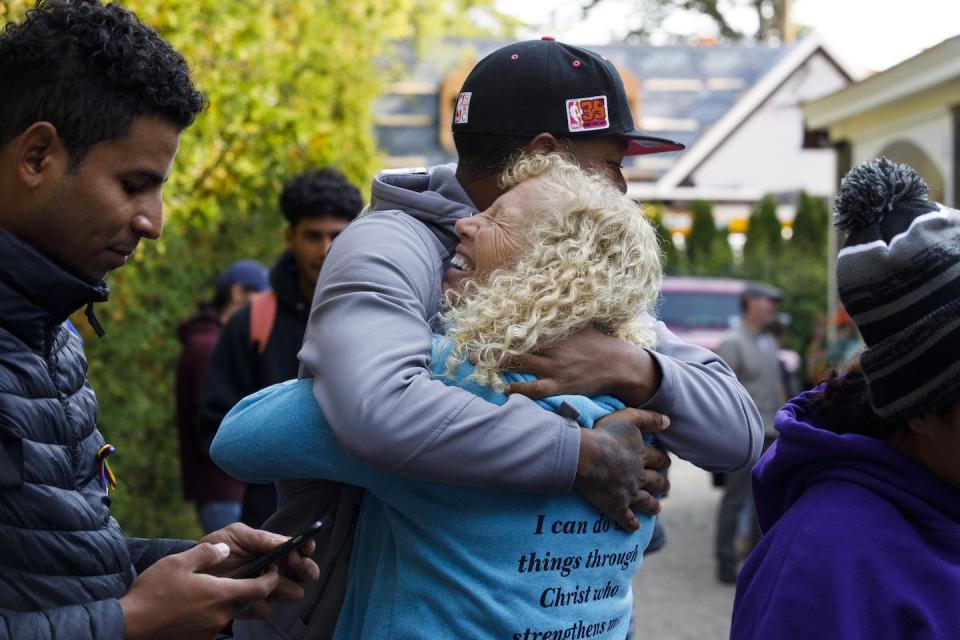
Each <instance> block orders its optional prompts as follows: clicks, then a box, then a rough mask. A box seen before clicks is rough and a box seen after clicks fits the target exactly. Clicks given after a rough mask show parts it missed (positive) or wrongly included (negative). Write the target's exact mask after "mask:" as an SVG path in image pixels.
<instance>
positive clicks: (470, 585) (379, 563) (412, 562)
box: [211, 336, 654, 640]
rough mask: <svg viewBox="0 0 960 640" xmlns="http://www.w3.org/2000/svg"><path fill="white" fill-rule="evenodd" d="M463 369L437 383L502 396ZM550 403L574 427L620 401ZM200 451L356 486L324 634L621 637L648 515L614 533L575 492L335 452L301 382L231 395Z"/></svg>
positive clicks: (237, 471) (251, 478)
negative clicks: (449, 476) (387, 468)
mask: <svg viewBox="0 0 960 640" xmlns="http://www.w3.org/2000/svg"><path fill="white" fill-rule="evenodd" d="M448 350H449V346H447V344H446V343H445V342H444V341H443V340H442V338H441V337H440V336H435V338H434V345H433V354H432V356H433V357H432V358H431V361H432V362H433V363H435V364H434V368H435V373H436V374H437V375H438V377H441V378H442V372H443V369H444V366H445V360H446V354H447V352H448ZM471 369H472V367H471V365H469V364H466V363H465V364H464V365H462V366H461V367H460V369H459V370H458V372H457V374H458V375H457V377H456V379H454V380H444V382H445V383H446V384H455V385H457V386H462V387H464V388H465V389H467V390H469V391H471V392H473V393H475V394H476V395H478V396H480V397H482V398H484V399H486V400H488V401H490V402H493V403H495V404H502V403H503V402H505V401H506V396H504V395H503V394H500V393H496V392H494V391H492V390H491V389H488V388H485V387H481V386H479V385H477V384H475V383H473V382H469V381H466V376H467V375H469V373H470V370H471ZM504 379H505V381H506V382H515V381H519V380H530V379H532V378H531V377H530V376H523V375H519V374H507V375H505V376H504ZM564 402H566V403H568V404H569V405H571V406H573V407H574V408H575V409H577V410H578V411H579V412H580V418H579V419H578V422H579V423H580V424H581V426H584V427H592V425H593V423H594V421H595V420H597V419H599V418H601V417H602V416H604V415H606V414H607V413H610V412H611V411H614V410H617V409H620V408H622V407H623V405H622V403H620V402H619V401H618V400H616V399H614V398H611V397H601V398H593V399H590V398H585V397H582V396H558V397H554V398H550V399H547V400H545V401H542V402H541V404H542V405H543V406H544V408H545V409H548V410H551V411H552V410H555V409H557V408H558V407H559V406H560V405H561V404H562V403H564ZM504 428H508V427H507V426H505V427H504ZM318 452H322V455H318ZM211 454H212V456H213V458H214V460H215V461H216V462H217V464H219V465H220V466H221V467H223V468H224V469H225V470H226V471H227V472H228V473H230V474H232V475H234V476H236V477H238V478H240V479H242V480H246V481H248V482H272V481H276V480H292V479H301V478H326V479H331V480H338V481H342V482H347V483H350V484H354V485H358V486H361V487H364V488H366V489H367V491H368V493H367V495H366V496H365V497H364V501H363V507H362V509H361V513H360V517H359V520H358V525H357V533H356V538H355V542H354V548H353V556H352V557H351V560H350V563H351V564H350V577H349V583H348V585H347V593H346V600H345V602H344V606H343V609H342V611H341V615H340V620H339V622H338V625H337V632H336V636H335V638H336V639H337V640H344V639H352V638H363V639H364V640H375V639H381V638H384V639H386V638H390V639H394V640H396V639H399V638H454V637H461V638H502V639H505V640H548V639H550V640H553V639H557V640H560V639H569V640H572V639H575V638H577V639H580V638H610V639H616V640H622V639H623V638H624V637H625V635H626V633H627V628H628V624H629V620H630V611H631V605H632V601H633V597H632V594H631V586H630V584H631V578H632V577H633V574H634V573H635V572H636V571H637V569H638V568H639V566H640V562H641V560H642V559H643V551H644V549H645V548H646V546H647V544H648V543H649V541H650V536H651V534H652V532H653V522H654V519H653V518H652V517H650V516H646V515H642V514H638V517H639V519H640V523H641V527H640V530H639V531H636V532H633V533H628V532H625V531H623V530H622V529H620V528H619V527H618V526H617V525H616V523H615V522H613V521H612V520H610V519H608V518H607V517H606V516H604V515H602V514H600V513H599V512H598V511H597V509H596V508H594V507H593V506H592V505H591V504H590V503H588V502H587V501H586V500H585V499H584V498H583V497H582V496H581V495H580V494H579V493H578V492H576V491H571V492H570V493H568V494H566V495H563V496H545V495H536V494H526V493H511V492H504V491H491V490H487V489H479V488H470V487H460V486H453V485H446V484H440V483H436V482H429V481H425V480H417V479H413V478H409V477H406V476H401V475H396V474H391V473H387V472H383V471H380V470H378V469H375V468H374V467H372V466H370V465H367V464H365V463H363V462H361V461H359V460H357V459H354V458H351V457H350V456H348V455H347V454H346V453H345V452H344V451H343V450H342V449H341V447H340V445H339V444H338V443H337V440H336V438H335V437H334V435H333V432H332V431H331V430H330V428H329V426H328V424H327V423H326V421H325V420H324V418H323V416H322V415H321V413H320V411H319V410H318V407H317V405H316V401H315V400H314V397H313V393H312V391H311V383H310V381H309V380H300V381H289V382H285V383H282V384H279V385H274V386H272V387H269V388H267V389H264V390H263V391H260V392H258V393H256V394H254V395H251V396H249V397H247V398H245V399H244V400H243V401H242V402H240V404H238V405H237V406H236V407H234V409H233V410H232V411H231V412H230V413H229V414H228V415H227V417H226V418H225V419H224V421H223V424H222V425H221V426H220V429H219V431H218V433H217V437H216V439H215V441H214V443H213V447H212V449H211Z"/></svg>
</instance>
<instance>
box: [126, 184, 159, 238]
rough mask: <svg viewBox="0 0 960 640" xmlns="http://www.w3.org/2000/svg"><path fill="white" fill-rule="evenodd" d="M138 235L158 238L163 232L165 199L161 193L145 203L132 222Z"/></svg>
mask: <svg viewBox="0 0 960 640" xmlns="http://www.w3.org/2000/svg"><path fill="white" fill-rule="evenodd" d="M130 225H131V226H132V227H133V230H134V231H135V232H136V233H137V235H138V236H140V237H142V238H146V239H147V240H156V239H157V238H159V237H160V234H161V233H163V201H162V200H161V199H160V196H159V194H158V195H157V197H156V198H152V199H151V200H150V201H149V202H148V203H147V204H145V205H144V206H143V207H142V208H141V209H140V211H138V212H137V214H136V215H134V216H133V220H132V221H131V222H130Z"/></svg>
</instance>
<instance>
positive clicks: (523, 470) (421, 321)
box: [300, 212, 581, 494]
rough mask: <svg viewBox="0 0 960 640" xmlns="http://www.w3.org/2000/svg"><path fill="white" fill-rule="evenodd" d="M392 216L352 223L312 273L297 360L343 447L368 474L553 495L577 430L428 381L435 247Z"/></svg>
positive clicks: (437, 271)
mask: <svg viewBox="0 0 960 640" xmlns="http://www.w3.org/2000/svg"><path fill="white" fill-rule="evenodd" d="M420 227H423V225H422V224H421V223H419V222H416V221H415V220H413V219H412V218H410V217H409V216H406V215H405V214H402V213H399V212H381V213H374V214H370V215H368V216H365V217H363V218H360V219H359V220H357V221H356V222H354V223H352V224H351V225H350V226H349V227H348V228H347V229H346V231H344V232H343V233H342V234H341V235H340V236H339V237H338V238H337V242H336V243H334V245H333V247H332V248H331V250H330V253H329V254H328V256H327V258H326V261H325V263H324V266H323V271H322V273H321V275H320V281H319V283H318V286H317V293H316V297H315V299H314V303H313V310H312V312H311V314H310V322H309V325H308V327H307V332H306V336H305V338H304V346H303V349H302V350H301V352H300V360H301V363H302V364H303V367H304V369H305V370H306V372H307V373H308V374H309V375H310V376H312V377H313V378H314V386H313V392H314V396H315V397H316V400H317V403H318V404H319V405H320V406H321V407H322V408H323V412H324V414H325V415H326V417H327V419H328V420H329V423H330V427H331V429H332V430H333V432H334V433H335V434H336V437H337V439H338V440H339V441H340V444H341V445H342V446H343V448H344V449H345V450H346V451H347V452H348V453H349V454H351V455H354V456H356V457H358V458H360V459H361V460H364V461H366V462H368V463H370V464H372V465H374V466H376V467H378V468H381V469H384V470H387V471H391V472H395V473H401V474H405V475H409V476H413V477H418V478H423V479H428V480H433V481H437V482H447V483H452V484H461V485H472V486H484V487H486V488H491V489H503V490H516V491H531V492H539V493H553V494H556V493H562V492H564V491H567V490H568V489H569V488H570V487H571V485H572V484H573V482H574V478H575V475H576V471H577V463H578V456H579V450H580V437H581V436H580V431H581V430H580V429H579V428H577V427H576V426H575V424H574V423H573V422H572V421H570V420H568V419H566V418H562V417H560V416H558V415H556V414H553V413H549V412H547V411H544V410H542V409H541V408H539V407H538V406H537V405H536V404H535V403H534V402H532V401H531V400H529V399H527V398H523V397H514V398H510V399H509V400H508V401H507V402H506V404H504V405H502V406H497V405H494V404H491V403H489V402H486V401H485V400H482V399H480V398H478V397H476V396H474V395H473V394H471V393H469V392H467V391H464V390H463V389H459V388H456V387H449V386H446V385H444V384H443V383H441V382H440V381H438V380H435V379H434V378H433V377H432V376H431V374H430V371H429V362H430V348H431V336H432V333H431V329H430V327H429V325H428V323H427V322H428V318H429V316H431V315H432V314H433V313H434V311H435V309H436V306H437V302H438V301H439V299H440V280H441V264H440V258H439V251H438V248H437V247H436V245H435V244H431V243H435V242H436V241H435V239H434V238H433V236H432V234H431V233H430V231H429V230H427V229H426V228H420Z"/></svg>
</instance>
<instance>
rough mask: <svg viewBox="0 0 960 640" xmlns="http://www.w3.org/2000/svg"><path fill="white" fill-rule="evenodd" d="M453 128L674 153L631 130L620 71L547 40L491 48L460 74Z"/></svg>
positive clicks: (633, 152) (667, 144) (676, 146)
mask: <svg viewBox="0 0 960 640" xmlns="http://www.w3.org/2000/svg"><path fill="white" fill-rule="evenodd" d="M453 131H454V133H461V132H462V133H479V134H488V135H502V136H530V137H531V138H533V137H534V136H536V135H538V134H540V133H550V134H553V135H554V136H556V137H558V138H570V139H579V138H600V137H605V136H616V137H620V138H624V139H626V140H627V142H628V143H629V144H628V146H627V151H626V154H625V155H628V156H638V155H646V154H650V153H663V152H665V151H680V150H682V149H683V148H684V146H683V145H682V144H680V143H678V142H673V141H672V140H666V139H664V138H655V137H653V136H648V135H645V134H643V133H641V132H640V131H637V130H636V129H635V128H634V124H633V114H632V113H631V112H630V103H629V102H628V101H627V93H626V91H624V88H623V81H622V80H620V74H619V73H617V70H616V68H615V67H614V66H613V63H611V62H610V61H609V60H607V59H605V58H603V57H601V56H599V55H597V54H596V53H593V52H592V51H588V50H586V49H581V48H579V47H574V46H571V45H568V44H563V43H562V42H557V41H555V40H554V39H553V38H551V37H548V36H547V37H544V38H542V39H541V40H527V41H525V42H516V43H514V44H509V45H507V46H505V47H502V48H500V49H497V50H496V51H494V52H493V53H491V54H490V55H488V56H487V57H486V58H484V59H483V60H481V61H480V62H478V63H477V65H476V66H475V67H474V68H473V71H471V72H470V75H469V76H467V79H466V81H464V83H463V87H462V88H461V89H460V94H459V96H458V97H457V104H456V107H455V108H454V112H453Z"/></svg>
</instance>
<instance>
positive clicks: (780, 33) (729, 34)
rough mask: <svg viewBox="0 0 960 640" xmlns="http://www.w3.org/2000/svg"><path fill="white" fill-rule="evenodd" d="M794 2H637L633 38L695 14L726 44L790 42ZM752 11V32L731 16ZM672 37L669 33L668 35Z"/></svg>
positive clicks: (587, 0)
mask: <svg viewBox="0 0 960 640" xmlns="http://www.w3.org/2000/svg"><path fill="white" fill-rule="evenodd" d="M605 2H606V0H584V2H583V13H584V15H587V14H589V13H590V12H591V11H592V10H593V9H594V8H596V7H597V6H599V5H601V4H604V3H605ZM792 8H793V0H634V1H633V12H632V16H631V18H632V23H631V31H630V34H629V35H630V37H633V38H637V39H640V40H647V39H649V38H650V37H651V36H652V35H654V34H656V33H660V32H661V31H662V25H663V23H664V22H665V21H666V20H667V18H669V17H670V16H671V15H673V14H676V13H680V12H693V13H699V14H702V15H705V16H707V17H708V18H710V20H711V21H712V22H713V24H714V25H715V26H716V29H717V36H718V37H719V38H720V39H721V40H727V41H734V42H739V41H753V42H764V43H772V42H785V41H786V42H789V41H790V40H792V39H793V36H794V31H795V27H794V25H793V23H792V21H791V13H792ZM743 10H749V11H751V12H752V13H753V14H754V15H755V17H756V23H755V25H756V26H755V27H754V28H753V29H742V28H739V27H738V26H736V25H737V22H738V21H737V20H735V19H733V17H732V14H733V13H734V12H736V11H743ZM668 35H669V34H668Z"/></svg>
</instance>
